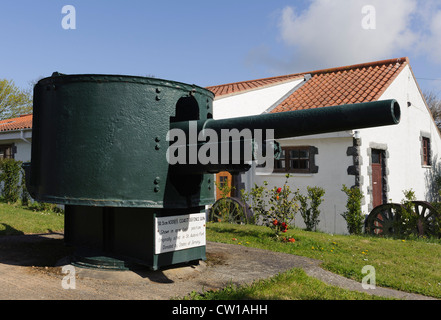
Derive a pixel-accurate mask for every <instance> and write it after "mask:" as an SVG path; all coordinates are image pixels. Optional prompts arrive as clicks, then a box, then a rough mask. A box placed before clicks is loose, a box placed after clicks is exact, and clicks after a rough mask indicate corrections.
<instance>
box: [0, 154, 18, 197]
mask: <svg viewBox="0 0 441 320" xmlns="http://www.w3.org/2000/svg"><path fill="white" fill-rule="evenodd" d="M21 165H22V162H21V161H16V160H14V159H2V160H1V161H0V171H1V172H0V181H2V182H3V183H4V184H3V189H2V196H3V198H4V200H5V201H6V202H11V203H15V202H17V201H18V199H19V197H20V172H21Z"/></svg>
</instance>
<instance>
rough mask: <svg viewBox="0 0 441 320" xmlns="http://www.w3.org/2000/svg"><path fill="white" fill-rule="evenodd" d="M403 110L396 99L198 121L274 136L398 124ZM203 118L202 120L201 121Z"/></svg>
mask: <svg viewBox="0 0 441 320" xmlns="http://www.w3.org/2000/svg"><path fill="white" fill-rule="evenodd" d="M400 117H401V111H400V106H399V104H398V102H397V101H396V100H394V99H392V100H384V101H375V102H365V103H358V104H348V105H339V106H330V107H323V108H314V109H307V110H298V111H288V112H280V113H268V114H263V115H257V116H247V117H239V118H230V119H224V120H211V119H210V120H206V121H198V127H201V129H212V130H215V131H216V132H218V133H220V132H221V130H222V129H228V128H236V129H238V130H242V129H245V128H248V129H252V130H254V129H262V130H266V129H274V138H275V139H283V138H289V137H298V136H305V135H312V134H320V133H327V132H337V131H345V130H353V129H363V128H372V127H379V126H386V125H393V124H398V123H399V122H400ZM199 122H200V123H199Z"/></svg>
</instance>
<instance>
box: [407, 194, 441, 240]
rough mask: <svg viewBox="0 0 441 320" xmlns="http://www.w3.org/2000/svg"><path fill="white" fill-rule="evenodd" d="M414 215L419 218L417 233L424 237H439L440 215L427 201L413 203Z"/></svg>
mask: <svg viewBox="0 0 441 320" xmlns="http://www.w3.org/2000/svg"><path fill="white" fill-rule="evenodd" d="M411 203H412V209H413V212H414V214H416V215H417V216H418V220H417V223H416V230H415V233H416V234H417V235H418V236H420V237H422V236H439V231H440V230H439V229H440V225H439V214H438V212H437V211H436V209H435V208H434V207H433V206H432V205H431V204H430V203H429V202H426V201H412V202H411Z"/></svg>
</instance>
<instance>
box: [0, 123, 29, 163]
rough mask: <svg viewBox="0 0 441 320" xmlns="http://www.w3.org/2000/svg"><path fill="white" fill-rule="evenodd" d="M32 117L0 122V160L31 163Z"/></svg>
mask: <svg viewBox="0 0 441 320" xmlns="http://www.w3.org/2000/svg"><path fill="white" fill-rule="evenodd" d="M31 142H32V115H31V114H27V115H22V116H20V117H18V118H13V119H7V120H2V121H0V159H4V158H13V159H15V160H19V161H23V162H28V161H31Z"/></svg>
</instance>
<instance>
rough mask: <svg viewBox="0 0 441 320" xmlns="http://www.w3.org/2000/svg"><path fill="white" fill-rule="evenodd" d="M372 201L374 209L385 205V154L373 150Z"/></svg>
mask: <svg viewBox="0 0 441 320" xmlns="http://www.w3.org/2000/svg"><path fill="white" fill-rule="evenodd" d="M372 198H373V199H372V200H373V207H374V208H375V207H377V206H379V205H382V204H383V198H384V197H383V152H382V150H376V149H373V150H372Z"/></svg>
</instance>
